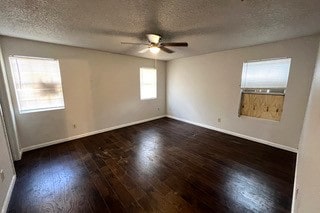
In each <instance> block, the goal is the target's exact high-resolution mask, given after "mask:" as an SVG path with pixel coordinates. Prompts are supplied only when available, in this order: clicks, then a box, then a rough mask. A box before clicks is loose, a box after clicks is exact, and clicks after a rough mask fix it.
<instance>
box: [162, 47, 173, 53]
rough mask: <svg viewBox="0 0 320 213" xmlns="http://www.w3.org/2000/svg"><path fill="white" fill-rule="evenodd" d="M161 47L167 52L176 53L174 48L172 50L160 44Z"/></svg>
mask: <svg viewBox="0 0 320 213" xmlns="http://www.w3.org/2000/svg"><path fill="white" fill-rule="evenodd" d="M159 48H160V49H161V50H163V51H165V52H166V53H174V51H173V50H170V49H169V48H166V47H164V46H160V47H159Z"/></svg>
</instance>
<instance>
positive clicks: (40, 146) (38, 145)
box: [21, 115, 166, 154]
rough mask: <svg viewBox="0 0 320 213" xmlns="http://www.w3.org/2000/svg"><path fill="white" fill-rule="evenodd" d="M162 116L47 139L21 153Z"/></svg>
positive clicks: (162, 116)
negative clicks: (56, 138)
mask: <svg viewBox="0 0 320 213" xmlns="http://www.w3.org/2000/svg"><path fill="white" fill-rule="evenodd" d="M164 117H166V115H161V116H157V117H152V118H147V119H144V120H138V121H134V122H130V123H125V124H120V125H117V126H112V127H108V128H105V129H100V130H96V131H92V132H87V133H83V134H80V135H74V136H71V137H68V138H62V139H58V140H53V141H49V142H45V143H41V144H37V145H33V146H28V147H24V148H22V149H21V152H22V154H23V152H27V151H31V150H34V149H39V148H43V147H47V146H51V145H55V144H59V143H64V142H68V141H71V140H75V139H79V138H84V137H87V136H91V135H96V134H99V133H103V132H108V131H111V130H115V129H120V128H123V127H127V126H132V125H135V124H140V123H145V122H148V121H152V120H157V119H160V118H164Z"/></svg>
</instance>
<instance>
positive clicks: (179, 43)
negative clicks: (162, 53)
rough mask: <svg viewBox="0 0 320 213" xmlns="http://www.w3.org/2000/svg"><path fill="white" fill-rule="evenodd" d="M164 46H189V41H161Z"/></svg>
mask: <svg viewBox="0 0 320 213" xmlns="http://www.w3.org/2000/svg"><path fill="white" fill-rule="evenodd" d="M161 45H162V46H166V47H187V46H188V43H187V42H167V43H161Z"/></svg>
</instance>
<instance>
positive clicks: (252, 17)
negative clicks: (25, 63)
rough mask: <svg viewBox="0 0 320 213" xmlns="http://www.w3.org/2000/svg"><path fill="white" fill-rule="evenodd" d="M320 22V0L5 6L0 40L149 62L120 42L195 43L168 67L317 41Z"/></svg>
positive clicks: (74, 0) (70, 0)
mask: <svg viewBox="0 0 320 213" xmlns="http://www.w3.org/2000/svg"><path fill="white" fill-rule="evenodd" d="M319 21H320V1H319V0H244V1H241V0H174V1H172V0H171V1H169V0H54V1H53V0H19V1H17V0H0V34H1V35H6V36H13V37H19V38H26V39H31V40H37V41H45V42H51V43H58V44H66V45H72V46H78V47H86V48H92V49H97V50H103V51H108V52H113V53H120V54H126V55H135V56H139V57H147V58H154V55H152V54H151V53H149V52H147V53H144V54H141V53H138V51H139V50H141V49H143V47H140V46H130V45H121V44H120V42H121V41H128V42H140V41H145V34H146V33H158V34H161V35H162V36H163V40H164V41H186V42H189V47H188V48H181V47H180V48H172V49H174V50H175V51H176V53H174V54H168V53H160V54H158V55H157V58H158V59H162V60H170V59H175V58H181V57H187V56H193V55H199V54H204V53H209V52H215V51H220V50H226V49H234V48H239V47H244V46H250V45H255V44H262V43H267V42H272V41H277V40H283V39H287V38H295V37H299V36H305V35H311V34H316V33H320V23H319Z"/></svg>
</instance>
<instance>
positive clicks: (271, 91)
mask: <svg viewBox="0 0 320 213" xmlns="http://www.w3.org/2000/svg"><path fill="white" fill-rule="evenodd" d="M281 59H290V63H289V73H288V79H287V85H286V87H285V88H245V87H242V77H243V72H244V64H245V63H250V62H251V63H252V62H263V61H273V60H281ZM291 65H292V58H291V57H279V58H266V59H259V60H248V61H244V62H243V63H242V71H241V78H240V102H239V108H238V117H242V116H244V117H250V118H255V119H261V120H267V121H272V122H278V121H274V120H269V119H265V118H257V117H251V116H246V115H242V114H241V108H242V102H243V94H256V95H278V96H279V95H281V96H285V95H286V92H287V87H288V82H289V78H290V71H291Z"/></svg>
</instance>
